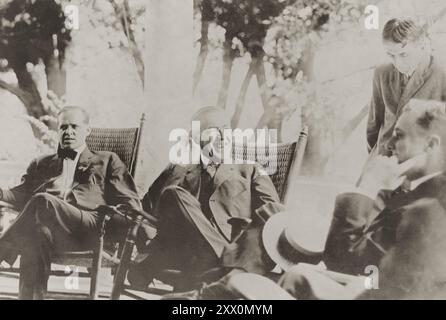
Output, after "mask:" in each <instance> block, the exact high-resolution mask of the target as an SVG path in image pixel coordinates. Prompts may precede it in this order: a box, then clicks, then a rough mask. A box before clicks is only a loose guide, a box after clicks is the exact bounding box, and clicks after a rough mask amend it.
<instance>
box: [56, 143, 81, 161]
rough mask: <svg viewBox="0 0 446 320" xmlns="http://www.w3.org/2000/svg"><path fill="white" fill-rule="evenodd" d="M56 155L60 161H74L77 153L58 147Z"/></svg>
mask: <svg viewBox="0 0 446 320" xmlns="http://www.w3.org/2000/svg"><path fill="white" fill-rule="evenodd" d="M57 155H58V157H59V158H61V159H66V158H68V159H71V160H74V159H76V156H77V152H76V151H74V150H73V149H62V148H61V147H60V146H59V148H58V149H57Z"/></svg>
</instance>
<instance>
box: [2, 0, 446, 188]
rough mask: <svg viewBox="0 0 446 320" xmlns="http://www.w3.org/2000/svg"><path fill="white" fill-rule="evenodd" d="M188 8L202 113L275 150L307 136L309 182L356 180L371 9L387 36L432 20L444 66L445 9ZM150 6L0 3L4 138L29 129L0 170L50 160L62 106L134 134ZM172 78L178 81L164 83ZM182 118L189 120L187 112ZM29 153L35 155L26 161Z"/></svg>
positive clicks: (376, 36)
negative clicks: (260, 133)
mask: <svg viewBox="0 0 446 320" xmlns="http://www.w3.org/2000/svg"><path fill="white" fill-rule="evenodd" d="M190 2H191V5H192V3H193V7H194V11H193V12H194V16H193V20H194V35H193V36H194V50H195V53H196V57H197V58H196V61H194V63H195V69H194V73H193V79H192V81H193V91H194V99H195V103H196V105H209V104H212V105H219V106H221V107H224V108H226V109H227V110H228V111H229V112H230V113H231V114H232V125H233V126H234V127H240V128H263V127H268V128H270V129H277V130H278V135H277V139H278V141H279V142H280V141H290V140H294V139H296V136H297V134H298V132H299V130H300V128H301V126H302V124H306V125H308V126H309V127H310V132H311V137H310V139H309V145H308V149H307V153H306V159H305V162H304V168H303V169H304V171H303V173H304V174H307V175H311V176H314V175H327V174H331V173H333V172H335V173H336V174H338V175H346V176H349V178H351V179H352V180H354V179H355V178H352V177H354V176H355V175H356V174H357V171H358V170H360V166H361V164H362V162H363V160H364V158H365V156H366V146H365V131H364V130H365V127H364V123H365V121H364V120H365V117H366V114H367V108H368V102H369V98H370V93H371V77H372V73H373V69H374V67H376V65H378V64H379V63H383V62H385V61H386V60H385V57H384V55H383V54H382V48H381V40H380V33H381V29H379V30H366V29H365V28H364V19H365V13H364V8H365V6H366V5H370V4H372V5H373V4H374V5H376V6H378V7H379V10H380V15H379V25H380V28H381V27H382V25H383V24H384V23H385V21H386V20H387V19H389V18H392V17H394V16H402V15H419V16H423V17H425V18H426V17H427V18H428V20H429V23H430V24H431V25H432V26H433V28H432V30H431V32H432V40H433V44H434V45H433V47H434V49H435V50H436V51H437V52H436V54H437V55H438V56H439V57H442V56H445V54H444V52H443V51H444V49H443V48H444V43H446V39H445V37H444V36H443V35H444V34H445V33H444V31H443V30H444V27H445V26H446V22H445V19H444V18H443V17H444V15H445V7H446V4H445V3H444V0H429V1H423V0H367V1H366V0H190ZM68 4H76V5H78V6H79V8H80V12H79V18H80V20H81V28H80V30H70V29H69V28H67V17H66V15H65V13H64V10H63V8H64V7H65V6H66V5H68ZM150 4H151V2H148V1H145V0H91V1H82V0H71V1H70V0H0V35H1V36H0V95H1V96H0V104H1V107H2V108H4V109H3V110H4V115H5V116H4V117H3V119H2V123H1V125H0V127H1V128H2V130H10V129H11V128H12V127H11V126H12V123H13V122H12V119H13V116H14V117H15V118H17V117H18V118H20V119H26V123H27V124H28V125H29V126H30V127H29V128H28V129H26V130H25V128H24V129H23V130H22V131H21V132H24V134H23V135H22V134H20V138H17V139H22V138H23V142H20V143H19V145H23V146H24V147H23V150H22V149H20V148H19V147H18V143H17V142H16V141H18V140H15V139H14V141H11V140H12V139H7V138H6V137H5V134H0V139H3V140H2V141H0V143H1V145H2V150H1V152H0V159H8V160H16V159H22V158H23V157H21V156H20V155H21V153H24V152H27V153H28V154H31V155H35V154H43V153H47V152H49V151H50V150H53V149H54V148H55V144H56V140H55V139H56V138H55V134H54V129H55V128H54V125H55V114H56V113H57V110H58V109H59V108H60V107H61V106H62V105H64V104H66V103H69V104H73V103H74V104H80V105H82V106H84V107H86V108H87V110H89V111H90V112H91V113H92V118H93V119H98V121H99V122H97V123H95V125H100V126H121V125H127V124H130V125H134V124H135V123H137V120H138V118H139V114H140V112H141V111H143V108H144V106H145V100H144V88H145V86H146V84H145V83H144V75H145V74H146V75H147V70H146V69H147V68H148V67H149V68H150V61H149V62H147V61H144V58H143V56H144V52H145V51H146V50H148V49H150V50H156V47H157V44H156V43H154V44H148V43H145V39H146V37H145V35H144V34H145V32H146V26H147V22H146V21H145V20H146V16H147V15H146V13H147V11H149V10H150ZM187 14H189V13H187ZM185 18H187V19H188V18H189V17H185ZM190 18H192V17H190ZM172 23H175V22H174V21H173V22H172ZM157 32H160V33H162V32H163V30H159V31H157ZM149 47H150V48H149ZM442 50H443V51H442ZM172 54H177V53H175V52H172ZM166 69H167V68H166ZM149 71H150V70H149ZM174 76H175V71H174V70H173V72H172V71H167V72H166V77H174ZM13 106H17V107H13ZM129 110H131V112H129ZM2 112H3V111H2ZM181 112H182V114H183V113H184V116H185V117H187V116H188V114H190V113H192V110H182V111H181ZM15 118H14V119H15ZM16 127H17V128H18V126H17V125H16ZM17 128H15V129H16V130H18V129H17ZM2 132H7V131H2ZM27 135H28V136H29V135H31V137H28V138H26V139H25V138H24V137H25V136H27ZM20 141H22V140H20ZM30 141H34V142H32V145H33V146H34V145H35V146H36V148H37V150H36V151H34V150H33V152H29V151H30V150H29V149H30ZM18 150H21V151H20V152H19V151H18Z"/></svg>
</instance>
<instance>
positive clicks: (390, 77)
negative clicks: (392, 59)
mask: <svg viewBox="0 0 446 320" xmlns="http://www.w3.org/2000/svg"><path fill="white" fill-rule="evenodd" d="M401 77H402V74H401V73H400V72H398V70H397V69H396V68H395V67H394V66H393V65H392V64H385V65H381V66H379V67H377V68H376V69H375V73H374V76H373V91H372V100H371V104H370V109H369V116H368V122H367V142H368V148H369V151H371V150H372V149H373V148H374V147H375V146H376V147H377V150H375V151H376V152H378V153H379V154H385V153H386V150H385V145H386V143H387V142H388V140H389V138H390V137H391V136H392V131H393V126H394V125H395V123H396V119H397V118H398V116H399V114H400V112H401V109H402V107H403V106H404V105H406V104H407V102H409V100H410V99H412V98H417V99H431V100H438V101H446V72H445V69H444V68H443V67H442V66H441V65H439V64H438V63H437V61H436V60H435V59H434V58H432V60H431V64H430V65H429V67H428V68H427V69H426V70H424V71H420V70H416V71H415V72H414V74H413V75H412V77H411V78H410V80H409V82H408V83H407V85H406V87H405V88H404V91H402V87H401Z"/></svg>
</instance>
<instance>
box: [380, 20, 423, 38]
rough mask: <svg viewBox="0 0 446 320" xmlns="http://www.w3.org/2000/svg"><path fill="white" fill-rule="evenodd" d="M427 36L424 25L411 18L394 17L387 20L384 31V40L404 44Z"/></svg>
mask: <svg viewBox="0 0 446 320" xmlns="http://www.w3.org/2000/svg"><path fill="white" fill-rule="evenodd" d="M426 36H427V33H426V30H425V28H424V26H423V25H421V24H420V23H417V22H416V21H415V20H413V19H410V18H394V19H391V20H389V21H387V22H386V24H385V25H384V29H383V33H382V37H383V40H386V41H393V42H395V43H403V44H406V43H407V42H408V41H417V40H419V39H421V38H423V37H426Z"/></svg>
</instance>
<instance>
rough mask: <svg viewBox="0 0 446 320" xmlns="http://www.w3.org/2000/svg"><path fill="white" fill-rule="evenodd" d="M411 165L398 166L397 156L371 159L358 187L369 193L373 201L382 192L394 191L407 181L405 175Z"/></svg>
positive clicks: (379, 156)
mask: <svg viewBox="0 0 446 320" xmlns="http://www.w3.org/2000/svg"><path fill="white" fill-rule="evenodd" d="M408 165H411V163H403V164H398V160H397V158H396V157H395V156H392V157H385V156H381V155H378V156H376V157H373V158H372V159H370V160H369V161H368V162H367V163H366V164H365V167H364V170H363V174H362V176H361V178H360V179H359V182H358V184H357V187H358V188H359V189H361V190H364V191H365V192H367V194H368V195H370V197H372V198H373V199H374V198H376V196H377V195H378V192H379V191H380V190H394V189H396V188H397V187H399V186H400V185H401V184H402V183H403V181H404V180H405V178H406V177H405V176H404V175H403V174H404V173H405V172H406V171H407V170H408V168H407V167H408Z"/></svg>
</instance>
